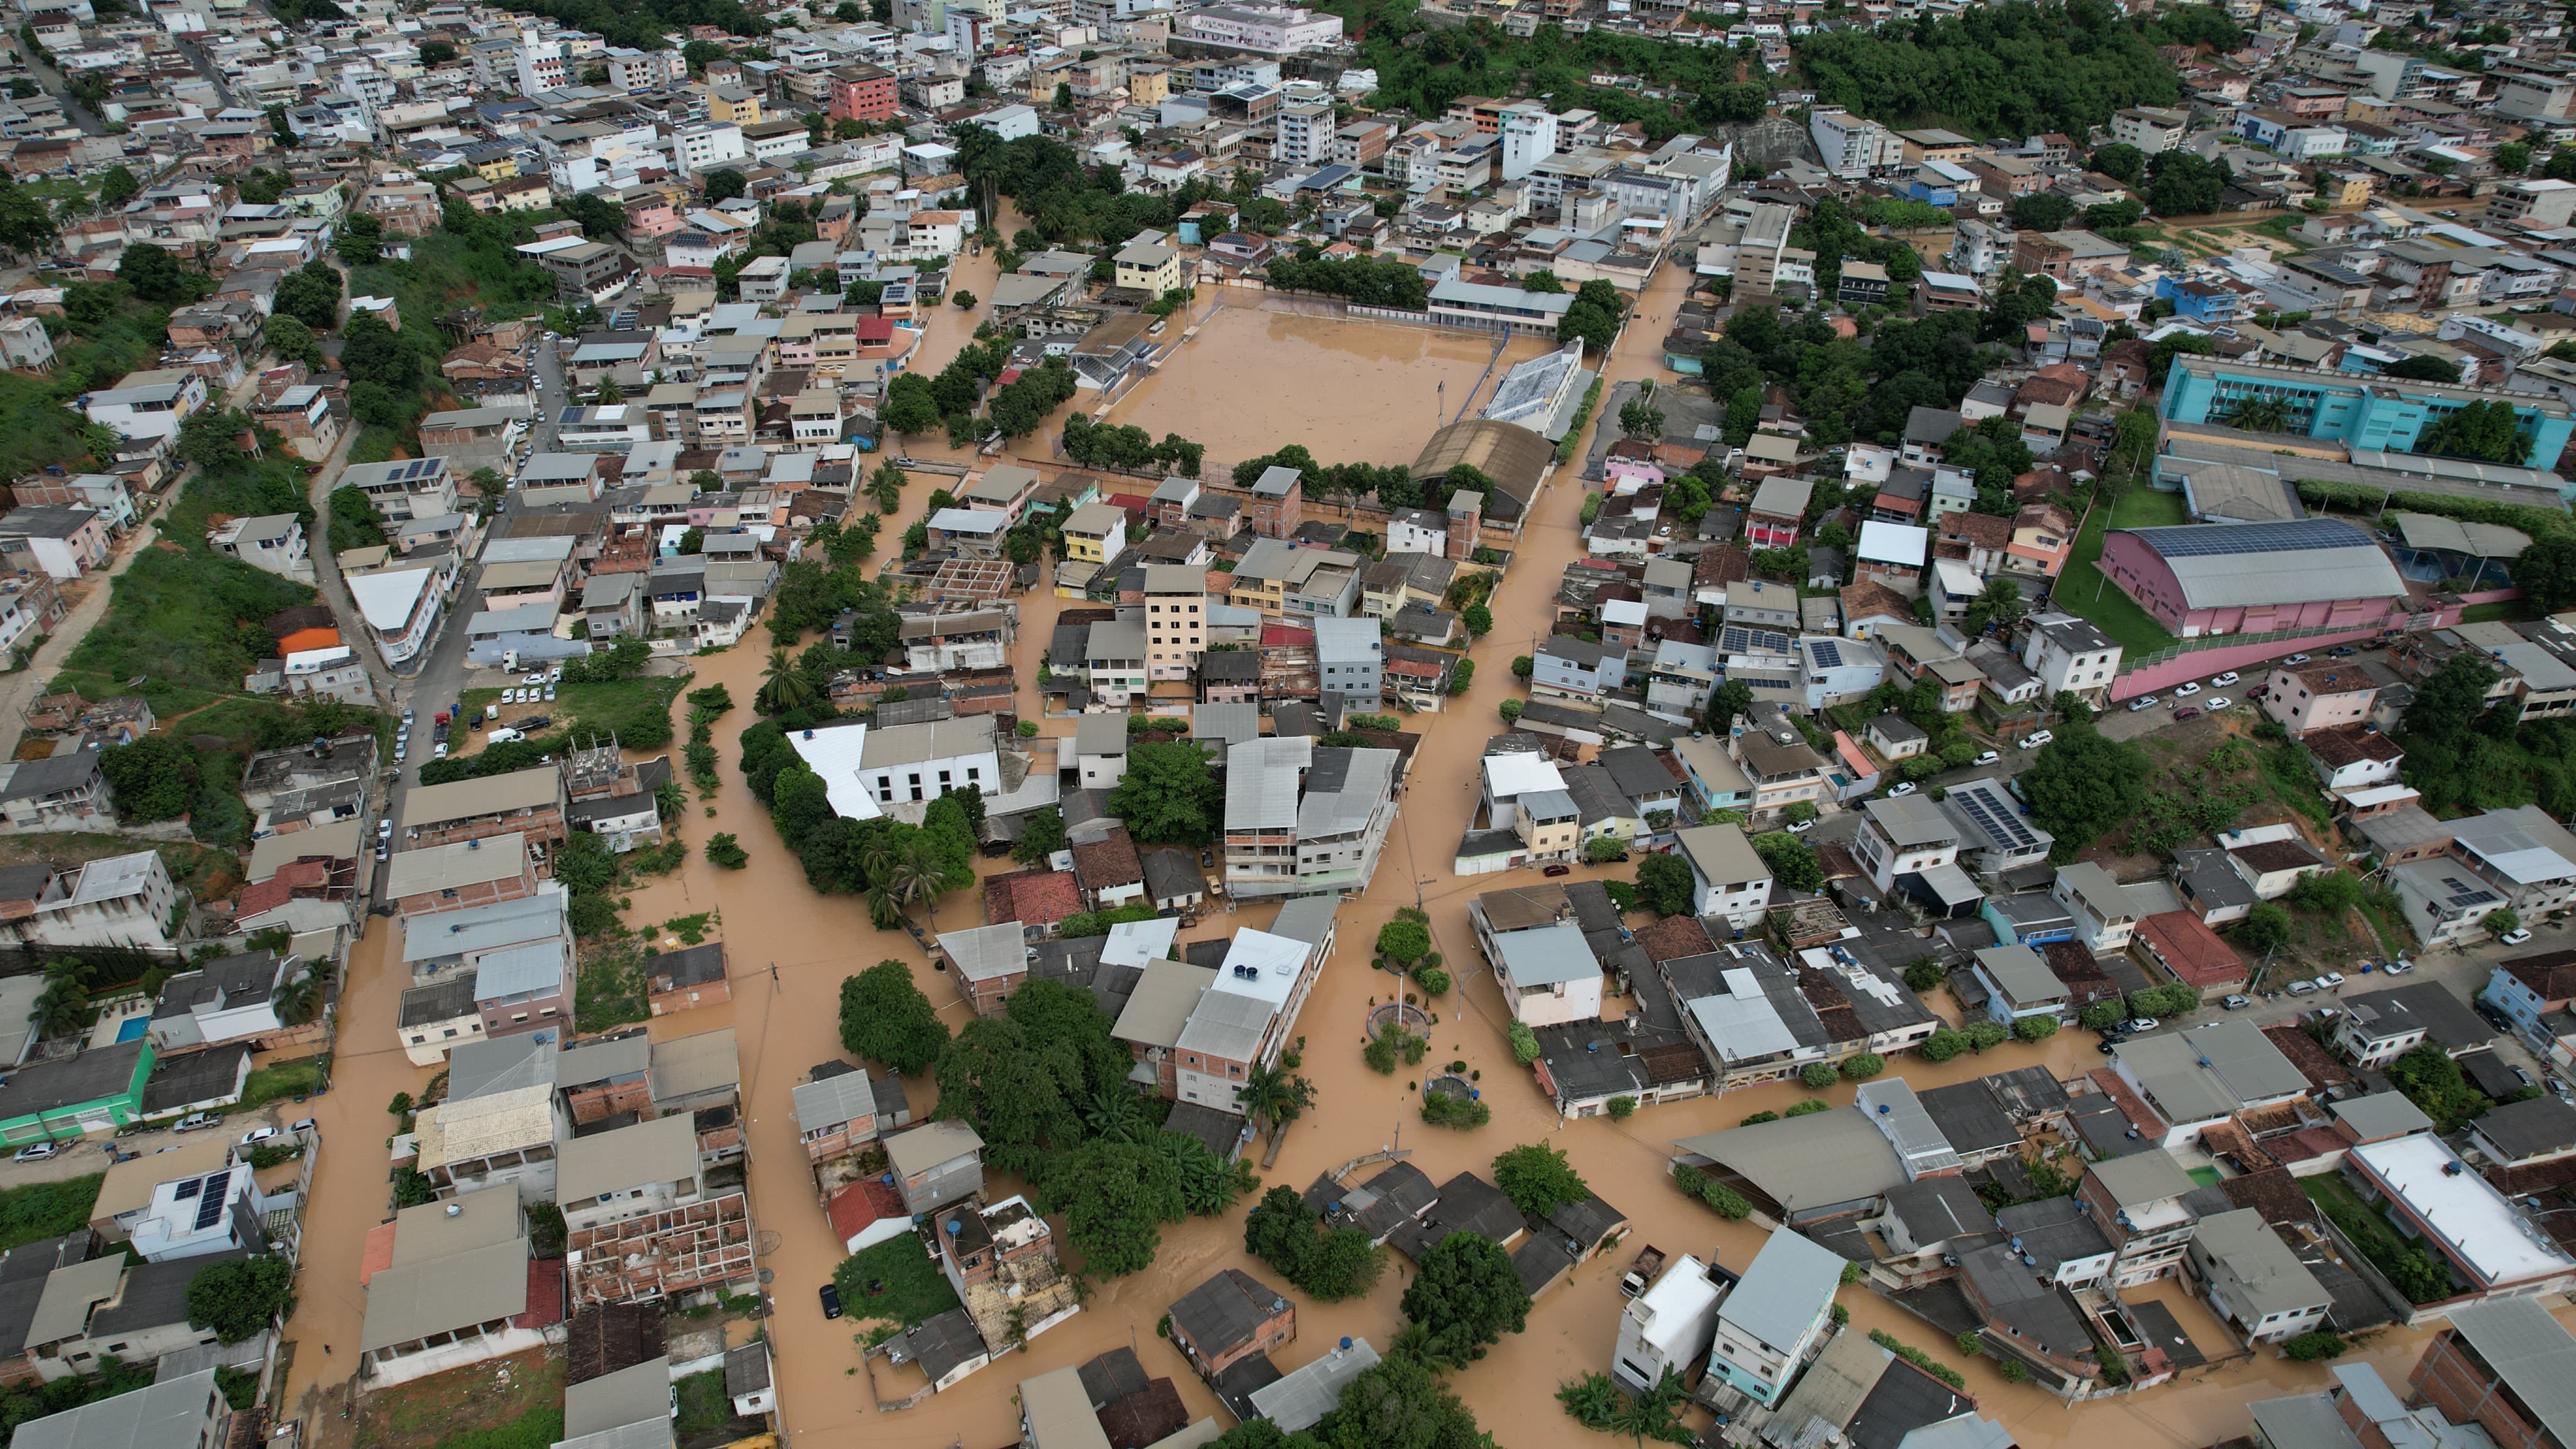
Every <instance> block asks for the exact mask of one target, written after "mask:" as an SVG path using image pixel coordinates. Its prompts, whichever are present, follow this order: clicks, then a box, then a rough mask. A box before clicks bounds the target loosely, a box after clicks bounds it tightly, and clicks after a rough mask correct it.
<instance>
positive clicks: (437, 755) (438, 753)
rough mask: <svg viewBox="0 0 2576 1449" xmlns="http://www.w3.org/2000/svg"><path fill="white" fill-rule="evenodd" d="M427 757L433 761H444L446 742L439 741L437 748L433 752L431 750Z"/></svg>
mask: <svg viewBox="0 0 2576 1449" xmlns="http://www.w3.org/2000/svg"><path fill="white" fill-rule="evenodd" d="M429 757H430V758H431V759H433V760H443V759H446V758H447V741H445V740H440V741H439V742H438V748H436V749H434V750H431V751H430V752H429Z"/></svg>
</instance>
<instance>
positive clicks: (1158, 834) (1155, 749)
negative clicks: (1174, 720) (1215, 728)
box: [1108, 740, 1225, 845]
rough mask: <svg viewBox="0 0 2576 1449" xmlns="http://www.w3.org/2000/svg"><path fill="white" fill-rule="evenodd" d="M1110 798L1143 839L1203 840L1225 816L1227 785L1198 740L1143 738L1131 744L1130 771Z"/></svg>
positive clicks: (1169, 841)
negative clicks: (1154, 740) (1147, 740)
mask: <svg viewBox="0 0 2576 1449" xmlns="http://www.w3.org/2000/svg"><path fill="white" fill-rule="evenodd" d="M1108 803H1109V811H1110V813H1111V814H1113V815H1116V816H1119V817H1120V818H1122V819H1124V820H1125V821H1126V822H1127V829H1128V831H1129V832H1130V833H1132V834H1133V835H1134V836H1135V837H1136V838H1137V839H1138V840H1140V841H1145V842H1149V843H1151V844H1155V845H1201V844H1204V843H1206V841H1207V840H1208V838H1209V837H1210V836H1211V835H1212V834H1214V833H1215V830H1216V827H1217V824H1218V822H1220V821H1221V820H1222V819H1223V818H1224V815H1223V812H1224V809H1225V786H1224V785H1223V784H1222V783H1221V782H1220V781H1218V779H1217V778H1216V771H1215V770H1214V768H1213V767H1212V766H1211V765H1210V764H1209V761H1208V754H1207V751H1206V749H1204V748H1203V747H1201V746H1200V745H1199V744H1198V743H1197V742H1195V741H1192V740H1174V741H1172V742H1170V743H1149V744H1140V745H1135V746H1132V747H1131V748H1130V749H1129V750H1128V752H1127V774H1126V777H1125V778H1123V779H1121V780H1120V781H1119V782H1118V784H1117V787H1116V788H1114V789H1112V790H1111V791H1110V792H1109V802H1108Z"/></svg>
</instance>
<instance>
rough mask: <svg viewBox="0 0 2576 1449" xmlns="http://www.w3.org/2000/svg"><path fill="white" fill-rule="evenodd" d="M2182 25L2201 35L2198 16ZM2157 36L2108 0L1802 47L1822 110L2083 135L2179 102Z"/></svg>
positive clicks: (1801, 64)
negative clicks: (2121, 115) (2136, 111)
mask: <svg viewBox="0 0 2576 1449" xmlns="http://www.w3.org/2000/svg"><path fill="white" fill-rule="evenodd" d="M2218 18H2219V19H2220V20H2221V21H2224V19H2225V16H2224V15H2220V16H2219V17H2218ZM2182 23H2183V24H2184V25H2186V26H2192V27H2193V28H2194V29H2195V31H2196V29H2197V26H2196V25H2195V22H2194V20H2193V19H2188V18H2187V19H2186V20H2185V21H2184V22H2182ZM2160 38H2161V36H2157V37H2151V36H2150V35H2149V33H2148V30H2147V28H2146V27H2145V26H2143V25H2140V24H2135V23H2132V22H2131V21H2129V20H2128V19H2126V18H2124V17H2123V16H2122V14H2121V13H2120V10H2119V8H2118V7H2117V6H2114V5H2109V4H2105V3H2102V0H2069V3H2066V4H2055V5H2037V4H2029V3H2023V0H2014V3H2010V4H2003V5H1993V6H1982V7H1978V8H1975V9H1971V10H1967V11H1965V12H1962V13H1961V14H1960V15H1959V16H1957V17H1956V18H1954V19H1943V20H1935V19H1933V18H1931V17H1930V16H1928V15H1927V16H1925V17H1924V18H1922V19H1921V20H1918V21H1916V22H1915V23H1913V24H1910V25H1909V24H1895V25H1884V26H1881V27H1879V28H1878V29H1877V30H1875V31H1866V30H1830V31H1819V32H1817V33H1814V34H1811V35H1807V36H1804V37H1801V38H1800V39H1799V40H1797V41H1796V42H1794V44H1795V46H1796V49H1797V55H1798V69H1799V71H1800V72H1801V73H1802V74H1803V75H1804V76H1805V77H1806V78H1807V80H1808V81H1809V83H1811V84H1812V85H1814V86H1815V88H1816V98H1817V101H1818V103H1819V104H1824V105H1835V106H1842V107H1844V108H1846V109H1848V110H1850V111H1852V112H1853V113H1854V114H1857V115H1863V116H1869V117H1872V118H1874V119H1878V120H1882V121H1886V122H1889V123H1890V124H1902V125H1932V124H1939V125H1944V126H1947V127H1949V128H1951V129H1952V130H1957V131H1963V132H1966V133H1968V134H1969V135H1972V136H2016V137H2018V136H2025V135H2032V134H2036V133H2038V132H2042V131H2063V132H2066V133H2068V134H2070V135H2078V136H2080V135H2082V134H2084V132H2085V131H2086V130H2087V129H2088V128H2093V127H2105V126H2108V125H2109V124H2110V123H2111V113H2112V112H2114V111H2118V110H2121V109H2124V108H2126V107H2129V106H2170V105H2172V104H2173V103H2174V102H2175V101H2176V100H2178V99H2180V98H2181V95H2182V82H2181V78H2180V77H2179V76H2177V75H2176V74H2175V73H2174V69H2173V67H2172V66H2171V65H2168V64H2167V63H2166V62H2165V60H2164V58H2163V57H2162V56H2160V55H2158V54H2157V53H2156V45H2157V43H2158V39H2160Z"/></svg>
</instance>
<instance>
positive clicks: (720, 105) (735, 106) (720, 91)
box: [707, 86, 760, 126]
mask: <svg viewBox="0 0 2576 1449" xmlns="http://www.w3.org/2000/svg"><path fill="white" fill-rule="evenodd" d="M707 119H708V120H710V121H713V122H715V123H716V124H717V125H719V126H722V125H735V126H756V125H759V124H760V97H759V96H757V95H754V94H753V93H752V92H750V91H745V90H736V89H735V88H734V87H732V86H717V87H716V88H715V89H713V90H711V91H708V92H707Z"/></svg>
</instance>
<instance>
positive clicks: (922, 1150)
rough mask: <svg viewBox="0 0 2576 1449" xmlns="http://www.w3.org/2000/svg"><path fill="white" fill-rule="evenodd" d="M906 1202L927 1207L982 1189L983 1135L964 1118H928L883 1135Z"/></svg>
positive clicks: (909, 1206)
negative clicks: (958, 1119) (937, 1120)
mask: <svg viewBox="0 0 2576 1449" xmlns="http://www.w3.org/2000/svg"><path fill="white" fill-rule="evenodd" d="M885 1150H886V1165H887V1166H888V1167H889V1168H891V1169H892V1170H893V1172H894V1174H895V1176H896V1178H897V1179H898V1180H899V1182H898V1185H899V1187H900V1188H901V1190H902V1192H903V1203H904V1206H905V1207H906V1208H907V1209H909V1210H910V1211H912V1212H915V1213H926V1212H930V1211H932V1210H933V1209H936V1208H939V1207H942V1206H945V1205H946V1204H948V1203H952V1202H955V1201H956V1200H957V1199H959V1198H961V1197H969V1196H972V1195H974V1194H976V1193H979V1192H982V1191H983V1190H984V1139H983V1138H981V1137H978V1136H976V1135H975V1129H974V1128H972V1127H969V1126H967V1125H966V1124H964V1123H962V1122H926V1123H923V1124H922V1125H921V1126H918V1127H914V1128H911V1129H909V1130H907V1131H903V1132H897V1133H895V1134H893V1135H892V1136H889V1137H887V1138H886V1139H885Z"/></svg>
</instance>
